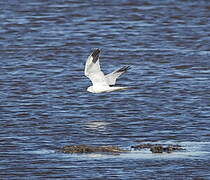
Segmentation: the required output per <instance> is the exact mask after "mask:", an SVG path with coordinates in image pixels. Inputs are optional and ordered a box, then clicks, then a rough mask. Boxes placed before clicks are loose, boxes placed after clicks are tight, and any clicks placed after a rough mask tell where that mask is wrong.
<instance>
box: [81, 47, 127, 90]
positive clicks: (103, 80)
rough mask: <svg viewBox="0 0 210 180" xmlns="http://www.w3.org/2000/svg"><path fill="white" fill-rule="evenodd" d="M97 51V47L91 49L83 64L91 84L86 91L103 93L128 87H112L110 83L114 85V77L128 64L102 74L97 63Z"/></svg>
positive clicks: (125, 68)
mask: <svg viewBox="0 0 210 180" xmlns="http://www.w3.org/2000/svg"><path fill="white" fill-rule="evenodd" d="M99 53H100V50H99V49H95V50H93V52H92V53H91V54H90V55H89V57H88V58H87V61H86V64H85V76H87V77H88V78H89V79H90V80H91V82H92V84H93V85H92V86H90V87H88V88H87V91H88V92H91V93H103V92H112V91H117V90H123V89H128V88H127V87H112V86H111V85H115V83H116V79H117V78H118V77H119V76H120V75H121V74H123V73H124V72H126V71H127V70H128V69H129V66H124V67H122V68H120V69H117V70H115V71H113V72H112V73H110V74H107V75H104V73H103V72H102V71H101V68H100V64H99Z"/></svg>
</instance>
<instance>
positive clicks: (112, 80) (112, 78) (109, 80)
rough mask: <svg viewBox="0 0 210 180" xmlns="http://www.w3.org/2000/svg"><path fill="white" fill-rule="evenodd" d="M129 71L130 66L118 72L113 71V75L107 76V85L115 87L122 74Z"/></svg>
mask: <svg viewBox="0 0 210 180" xmlns="http://www.w3.org/2000/svg"><path fill="white" fill-rule="evenodd" d="M128 69H130V66H123V67H121V68H120V69H117V70H115V71H113V72H112V73H110V74H107V75H106V76H105V78H106V82H107V84H109V85H115V83H116V80H117V78H118V77H119V76H120V75H121V74H123V73H124V72H126V71H127V70H128Z"/></svg>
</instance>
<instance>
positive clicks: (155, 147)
mask: <svg viewBox="0 0 210 180" xmlns="http://www.w3.org/2000/svg"><path fill="white" fill-rule="evenodd" d="M131 148H133V149H137V150H140V149H146V148H147V149H150V151H152V153H163V152H167V153H171V152H173V151H181V150H185V149H184V148H182V147H181V146H180V145H172V144H170V145H164V144H149V143H148V144H139V145H136V146H131Z"/></svg>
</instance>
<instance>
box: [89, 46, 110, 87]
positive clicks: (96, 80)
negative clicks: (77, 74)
mask: <svg viewBox="0 0 210 180" xmlns="http://www.w3.org/2000/svg"><path fill="white" fill-rule="evenodd" d="M99 54H100V49H95V50H94V51H93V52H92V53H91V54H90V56H89V57H88V58H87V61H86V64H85V76H87V77H88V78H89V79H90V80H91V82H92V84H93V85H94V86H108V84H107V82H106V79H105V76H104V73H103V72H102V71H101V68H100V64H99Z"/></svg>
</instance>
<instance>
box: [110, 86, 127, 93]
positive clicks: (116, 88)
mask: <svg viewBox="0 0 210 180" xmlns="http://www.w3.org/2000/svg"><path fill="white" fill-rule="evenodd" d="M125 89H130V88H129V87H110V91H109V92H111V91H120V90H125Z"/></svg>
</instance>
